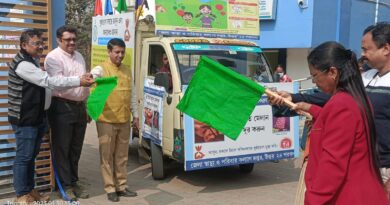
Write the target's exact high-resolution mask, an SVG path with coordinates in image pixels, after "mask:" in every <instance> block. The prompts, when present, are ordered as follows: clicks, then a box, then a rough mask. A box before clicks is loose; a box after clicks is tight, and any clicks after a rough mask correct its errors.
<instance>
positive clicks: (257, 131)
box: [184, 83, 299, 170]
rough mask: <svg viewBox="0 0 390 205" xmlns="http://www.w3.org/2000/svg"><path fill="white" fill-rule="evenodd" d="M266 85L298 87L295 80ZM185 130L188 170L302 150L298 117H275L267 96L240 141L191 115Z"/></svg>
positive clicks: (290, 89) (273, 157) (280, 156)
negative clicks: (226, 135)
mask: <svg viewBox="0 0 390 205" xmlns="http://www.w3.org/2000/svg"><path fill="white" fill-rule="evenodd" d="M262 85H264V86H266V87H268V88H269V89H277V90H285V91H288V92H292V93H293V92H297V91H298V86H297V84H294V83H283V84H279V83H266V84H262ZM184 133H185V170H196V169H204V168H212V167H221V166H231V165H236V164H247V163H256V162H261V161H269V160H277V159H285V158H292V157H297V156H298V154H299V145H298V143H299V140H298V138H299V136H298V133H299V127H298V117H291V118H289V117H286V118H276V117H273V115H272V107H271V106H270V105H269V104H268V100H267V97H266V96H263V97H262V98H261V99H260V101H259V102H258V104H257V106H256V107H255V109H254V111H253V112H252V114H251V116H250V118H249V120H248V122H247V123H246V125H245V127H244V128H243V130H242V132H241V134H240V136H239V137H238V138H237V140H236V141H233V140H231V139H230V138H228V137H225V136H224V135H223V133H220V132H218V131H217V130H215V129H214V128H212V127H210V126H207V125H205V124H203V123H201V122H197V121H196V120H194V119H192V118H191V117H189V116H187V115H185V117H184ZM199 136H203V137H202V138H200V137H199Z"/></svg>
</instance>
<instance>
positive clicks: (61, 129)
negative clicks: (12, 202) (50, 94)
mask: <svg viewBox="0 0 390 205" xmlns="http://www.w3.org/2000/svg"><path fill="white" fill-rule="evenodd" d="M49 123H50V128H51V139H52V149H53V157H54V160H55V165H56V168H57V174H58V176H59V178H60V181H61V184H62V186H63V187H68V186H71V185H72V184H75V183H76V182H77V181H78V180H79V177H78V164H79V160H80V155H81V150H82V147H83V142H84V135H85V130H86V127H87V113H86V109H85V104H83V103H81V104H76V103H72V102H67V101H63V100H60V99H58V98H53V99H52V104H51V107H50V109H49Z"/></svg>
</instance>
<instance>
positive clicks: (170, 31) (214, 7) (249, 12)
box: [156, 0, 260, 39]
mask: <svg viewBox="0 0 390 205" xmlns="http://www.w3.org/2000/svg"><path fill="white" fill-rule="evenodd" d="M258 4H259V1H258V0H240V1H238V0H237V1H226V0H202V1H166V0H156V19H157V20H156V24H157V26H156V30H157V34H163V35H164V34H165V35H176V36H177V35H181V36H203V37H219V38H236V39H237V38H240V39H258V37H259V31H260V30H259V10H258V8H259V7H258V6H259V5H258ZM172 19H177V20H175V21H172Z"/></svg>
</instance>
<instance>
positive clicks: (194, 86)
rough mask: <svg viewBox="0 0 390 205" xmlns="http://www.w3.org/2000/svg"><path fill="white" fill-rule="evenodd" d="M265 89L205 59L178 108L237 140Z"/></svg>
mask: <svg viewBox="0 0 390 205" xmlns="http://www.w3.org/2000/svg"><path fill="white" fill-rule="evenodd" d="M264 92H265V88H264V87H262V86H260V85H259V84H257V83H255V82H253V81H252V80H250V79H248V78H246V77H244V76H242V75H240V74H238V73H236V72H235V71H232V70H231V69H229V68H226V67H225V66H223V65H221V64H219V63H217V62H215V61H213V60H211V59H210V58H207V57H205V56H201V58H200V61H199V63H198V67H197V68H196V71H195V73H194V75H193V77H192V79H191V81H190V83H189V85H188V88H187V90H186V92H185V94H184V96H183V99H182V100H181V101H180V102H179V104H178V105H177V109H179V110H181V111H182V112H184V113H186V114H187V115H189V116H191V117H193V118H194V119H196V120H198V121H201V122H204V123H206V124H208V125H210V126H212V127H213V128H215V129H217V130H218V131H220V132H222V133H224V134H225V135H226V136H228V137H229V138H231V139H233V140H236V139H237V137H238V136H239V135H240V133H241V131H242V129H243V127H244V126H245V124H246V122H247V121H248V119H249V117H250V115H251V113H252V112H253V109H254V108H255V106H256V104H257V102H258V101H259V100H260V98H261V95H263V93H264Z"/></svg>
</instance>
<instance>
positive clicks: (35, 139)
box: [12, 119, 47, 197]
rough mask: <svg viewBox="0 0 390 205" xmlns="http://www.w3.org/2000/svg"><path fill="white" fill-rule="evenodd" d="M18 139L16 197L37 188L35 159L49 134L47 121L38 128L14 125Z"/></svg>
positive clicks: (15, 175)
mask: <svg viewBox="0 0 390 205" xmlns="http://www.w3.org/2000/svg"><path fill="white" fill-rule="evenodd" d="M12 129H13V130H14V132H15V138H16V157H15V161H14V166H13V173H14V188H15V192H16V196H18V197H19V196H22V195H25V194H28V193H30V192H31V190H32V189H33V188H34V186H35V181H34V176H35V157H37V155H38V153H39V149H40V147H41V141H42V137H43V135H44V134H45V133H46V132H47V121H46V119H45V120H44V121H43V122H42V123H41V124H40V125H37V126H17V125H12Z"/></svg>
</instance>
